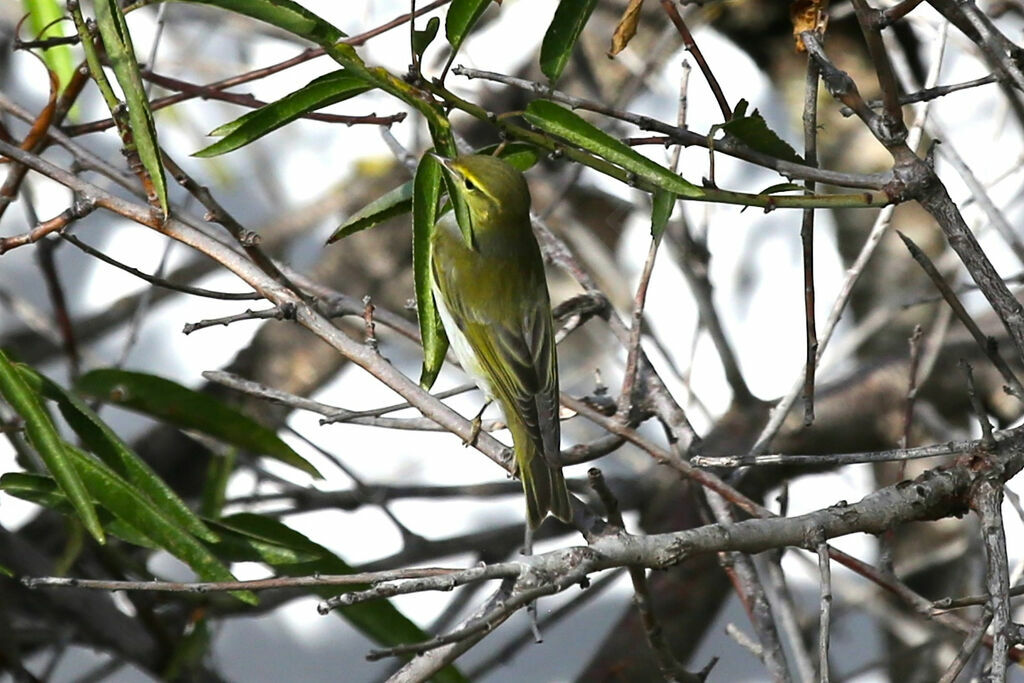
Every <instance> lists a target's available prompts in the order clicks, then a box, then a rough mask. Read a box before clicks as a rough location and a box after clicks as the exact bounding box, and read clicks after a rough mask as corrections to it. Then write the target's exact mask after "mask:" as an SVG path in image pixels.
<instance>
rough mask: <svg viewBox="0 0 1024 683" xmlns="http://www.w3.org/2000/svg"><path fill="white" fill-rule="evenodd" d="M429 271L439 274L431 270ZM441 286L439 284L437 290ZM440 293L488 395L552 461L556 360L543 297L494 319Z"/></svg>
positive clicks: (556, 439) (555, 452)
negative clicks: (516, 312) (517, 312)
mask: <svg viewBox="0 0 1024 683" xmlns="http://www.w3.org/2000/svg"><path fill="white" fill-rule="evenodd" d="M435 275H436V276H438V277H443V275H442V274H441V273H437V272H436V271H435ZM446 289H447V288H446V287H443V286H442V287H441V291H442V294H444V293H445V290H446ZM542 291H543V290H542ZM444 298H445V305H446V307H447V308H448V311H449V313H450V315H451V317H452V320H453V321H454V323H455V324H456V325H457V326H458V327H459V329H460V330H462V332H463V334H464V335H465V337H466V339H467V341H468V342H469V344H470V346H471V347H472V349H473V352H474V354H475V355H476V359H477V362H478V363H479V364H480V366H481V369H482V370H483V371H484V372H486V374H487V377H488V379H489V380H490V385H491V390H492V391H493V392H494V394H495V396H494V398H495V399H498V401H499V402H500V403H502V404H503V407H505V408H506V412H507V411H508V410H509V409H511V410H514V411H515V413H516V415H518V417H519V418H520V419H521V421H522V422H523V424H524V426H525V427H526V432H527V434H528V435H529V437H530V439H531V440H532V441H533V442H534V445H535V446H536V448H537V450H538V451H540V452H541V453H542V454H543V455H544V459H545V460H547V461H548V462H549V463H550V464H552V465H558V464H559V462H558V454H559V432H560V430H559V423H558V365H557V360H556V355H555V337H554V329H553V324H552V321H551V313H550V309H549V304H548V300H547V296H541V297H539V298H540V299H541V300H537V299H536V298H535V299H533V300H532V301H526V302H525V306H524V307H523V308H522V309H521V314H520V315H516V316H508V317H504V316H503V319H500V320H496V319H493V318H489V317H487V316H486V315H483V314H481V313H480V312H478V311H472V310H468V308H467V307H466V306H464V305H460V302H459V301H457V299H458V297H450V296H445V297H444ZM506 406H507V407H506ZM505 418H506V420H511V419H513V417H512V416H509V415H506V416H505Z"/></svg>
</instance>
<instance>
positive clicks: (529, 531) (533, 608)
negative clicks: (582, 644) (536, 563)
mask: <svg viewBox="0 0 1024 683" xmlns="http://www.w3.org/2000/svg"><path fill="white" fill-rule="evenodd" d="M523 555H533V528H532V527H531V526H530V523H529V522H527V523H526V531H525V532H524V533H523ZM526 615H527V617H528V618H529V621H530V631H532V632H533V639H534V641H536V642H538V643H542V642H544V636H542V635H541V634H540V628H539V627H538V626H537V602H536V601H534V602H531V603H530V604H529V605H527V606H526Z"/></svg>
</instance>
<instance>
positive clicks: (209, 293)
mask: <svg viewBox="0 0 1024 683" xmlns="http://www.w3.org/2000/svg"><path fill="white" fill-rule="evenodd" d="M59 234H60V237H61V239H63V240H65V241H67V242H69V243H71V244H73V245H74V246H75V247H76V248H78V249H80V250H82V251H84V252H85V253H86V254H89V256H92V257H94V258H97V259H99V260H100V261H103V262H104V263H107V264H110V265H112V266H114V267H115V268H119V269H121V270H123V271H124V272H126V273H130V274H131V275H134V276H135V277H137V278H139V279H140V280H145V281H146V282H148V283H150V284H151V285H155V286H157V287H163V288H164V289H170V290H173V291H175V292H181V293H182V294H191V295H193V296H202V297H206V298H208V299H222V300H225V301H251V300H255V299H262V298H263V297H262V296H260V295H259V294H257V293H256V292H218V291H215V290H212V289H204V288H203V287H193V286H191V285H185V284H177V283H174V282H169V281H168V280H166V279H164V278H162V277H156V276H153V275H149V274H148V273H143V272H142V271H141V270H139V269H137V268H133V267H131V266H129V265H128V264H125V263H121V262H120V261H118V260H117V259H114V258H111V257H110V256H107V255H106V254H104V253H103V252H102V251H100V250H99V249H96V248H94V247H91V246H89V245H88V244H86V243H85V242H83V241H82V240H80V239H78V238H77V237H75V236H74V235H72V234H70V233H67V232H62V233H59Z"/></svg>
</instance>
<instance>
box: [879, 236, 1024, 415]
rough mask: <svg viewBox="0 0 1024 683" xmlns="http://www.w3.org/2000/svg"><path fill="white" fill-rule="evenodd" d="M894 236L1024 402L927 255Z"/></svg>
mask: <svg viewBox="0 0 1024 683" xmlns="http://www.w3.org/2000/svg"><path fill="white" fill-rule="evenodd" d="M896 234H897V235H899V236H900V239H901V240H903V244H905V245H906V247H907V250H908V251H909V252H910V255H911V256H913V257H914V260H915V261H917V263H918V265H920V266H921V268H922V269H923V270H924V272H925V273H926V274H927V275H928V277H929V278H930V279H931V281H932V284H934V285H935V288H936V289H938V290H939V293H941V294H942V298H944V299H945V300H946V303H947V304H949V307H950V308H951V309H953V312H954V313H956V317H957V318H958V319H959V320H960V322H961V323H963V325H964V327H965V328H967V331H968V332H970V333H971V336H972V337H974V341H976V342H977V343H978V346H979V347H980V348H981V350H982V352H983V353H984V354H985V356H986V357H987V358H988V359H989V360H990V361H992V365H994V366H995V368H996V369H997V370H999V373H1000V374H1001V375H1002V376H1003V379H1005V380H1006V383H1007V385H1008V386H1007V390H1008V391H1009V392H1010V393H1011V394H1013V395H1014V396H1016V397H1017V398H1019V399H1021V400H1024V387H1021V384H1020V381H1019V380H1018V379H1017V376H1016V375H1014V373H1013V370H1012V369H1011V368H1010V366H1009V364H1007V362H1006V361H1004V360H1003V358H1002V356H1000V355H999V351H998V350H997V349H996V348H995V344H994V343H993V340H992V338H991V337H987V336H985V334H984V333H983V332H982V331H981V328H979V327H978V324H977V323H976V322H974V318H972V317H971V314H970V313H968V312H967V309H966V308H964V305H963V304H962V303H960V299H959V298H958V297H957V295H956V293H955V292H953V289H952V287H950V286H949V283H948V282H946V279H945V278H944V277H942V273H940V272H939V270H938V268H936V267H935V264H934V263H932V260H931V259H930V258H928V255H927V254H925V253H924V251H922V250H921V248H920V247H918V246H917V244H915V243H914V241H913V240H912V239H910V238H909V237H907V236H906V235H904V234H903V233H902V232H900V231H898V230H897V231H896Z"/></svg>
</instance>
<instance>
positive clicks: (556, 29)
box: [540, 0, 597, 83]
mask: <svg viewBox="0 0 1024 683" xmlns="http://www.w3.org/2000/svg"><path fill="white" fill-rule="evenodd" d="M595 7H597V0H561V1H560V2H559V3H558V7H557V8H556V9H555V16H554V18H553V19H552V20H551V24H550V25H549V26H548V30H547V33H545V34H544V42H542V43H541V46H540V70H541V71H542V72H543V73H544V75H545V76H547V77H548V78H549V79H550V80H551V82H552V83H554V82H555V81H557V80H558V77H559V76H561V75H562V71H563V70H564V69H565V65H566V64H568V63H569V57H571V56H572V49H573V47H574V46H575V45H576V41H577V40H578V39H579V37H580V33H582V32H583V27H584V26H586V25H587V20H588V19H590V15H591V13H592V12H593V11H594V8H595Z"/></svg>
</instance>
